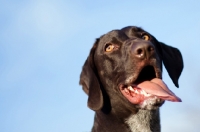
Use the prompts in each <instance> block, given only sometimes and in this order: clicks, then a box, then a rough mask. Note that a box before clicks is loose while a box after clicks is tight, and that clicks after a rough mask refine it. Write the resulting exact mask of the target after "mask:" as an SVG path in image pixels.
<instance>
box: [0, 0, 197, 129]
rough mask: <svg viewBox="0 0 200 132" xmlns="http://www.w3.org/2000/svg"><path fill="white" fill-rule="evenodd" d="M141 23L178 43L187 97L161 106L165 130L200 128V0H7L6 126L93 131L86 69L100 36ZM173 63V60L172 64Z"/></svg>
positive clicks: (0, 100)
mask: <svg viewBox="0 0 200 132" xmlns="http://www.w3.org/2000/svg"><path fill="white" fill-rule="evenodd" d="M130 25H135V26H139V27H142V28H143V29H145V30H146V31H148V32H150V33H151V34H153V35H154V36H155V37H156V38H157V39H158V40H159V41H162V42H164V43H166V44H168V45H171V46H174V47H177V48H179V49H180V51H181V52H182V55H183V58H184V70H183V73H182V75H181V77H180V79H179V87H180V88H179V89H177V88H176V87H175V86H174V84H173V83H172V81H171V79H170V78H169V76H168V73H167V72H166V71H165V70H164V73H163V77H164V81H165V82H166V83H167V84H168V86H169V88H170V89H171V90H172V91H173V92H174V93H176V95H177V96H179V97H180V98H181V99H182V101H183V102H182V103H172V102H166V103H165V104H164V105H163V106H162V107H161V124H162V132H198V131H199V129H200V86H199V82H200V70H199V67H200V59H199V58H200V1H198V0H195V1H194V0H188V1H186V0H168V1H167V2H163V1H156V0H151V1H139V0H126V1H116V0H110V1H106V0H101V1H100V0H99V1H93V0H71V1H69V0H18V1H16V0H0V131H1V132H89V131H90V130H91V127H92V125H93V117H94V112H93V111H92V110H90V109H89V108H88V107H87V96H86V94H85V93H84V92H83V91H82V87H81V86H79V75H80V72H81V68H82V65H83V63H84V61H85V60H86V58H87V56H88V54H89V50H90V48H91V47H92V45H93V43H94V41H95V39H96V38H98V37H100V36H101V35H102V34H105V33H107V32H108V31H110V30H113V29H121V28H123V27H125V26H130ZM172 63H173V62H172Z"/></svg>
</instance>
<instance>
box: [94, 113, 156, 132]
mask: <svg viewBox="0 0 200 132" xmlns="http://www.w3.org/2000/svg"><path fill="white" fill-rule="evenodd" d="M92 132H160V117H159V109H157V110H138V112H137V113H134V114H131V115H130V116H129V117H127V118H125V119H124V118H120V117H119V116H116V115H115V114H106V115H105V114H104V113H102V112H101V111H98V112H96V114H95V120H94V126H93V128H92Z"/></svg>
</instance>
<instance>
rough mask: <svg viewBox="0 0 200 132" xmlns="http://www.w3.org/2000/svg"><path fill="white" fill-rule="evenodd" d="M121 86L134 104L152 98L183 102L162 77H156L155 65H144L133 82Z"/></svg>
mask: <svg viewBox="0 0 200 132" xmlns="http://www.w3.org/2000/svg"><path fill="white" fill-rule="evenodd" d="M119 88H120V91H121V93H122V94H123V95H124V97H125V98H127V99H128V100H129V102H131V103H132V104H142V103H144V102H145V101H146V100H149V99H152V98H154V99H157V100H162V101H164V100H168V101H173V102H181V99H180V98H179V97H177V96H176V95H175V94H174V93H173V92H172V91H171V90H170V89H169V88H168V87H167V85H166V84H165V83H164V82H163V81H162V80H161V79H159V78H157V77H156V72H155V70H154V67H153V66H146V67H144V68H143V69H142V70H141V72H140V73H139V75H138V77H137V79H136V80H135V81H134V82H133V83H130V84H129V85H124V84H121V85H120V86H119Z"/></svg>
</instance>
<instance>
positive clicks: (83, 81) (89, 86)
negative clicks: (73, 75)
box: [79, 39, 103, 111]
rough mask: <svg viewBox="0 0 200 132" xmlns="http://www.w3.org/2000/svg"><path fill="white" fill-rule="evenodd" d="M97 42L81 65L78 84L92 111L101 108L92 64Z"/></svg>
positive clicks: (99, 91)
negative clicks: (85, 95) (86, 96)
mask: <svg viewBox="0 0 200 132" xmlns="http://www.w3.org/2000/svg"><path fill="white" fill-rule="evenodd" d="M98 42H99V39H97V40H96V42H95V43H94V45H93V47H92V49H91V51H90V54H89V56H88V58H87V60H86V61H85V64H84V65H83V69H82V72H81V75H80V82H79V84H80V85H82V88H83V90H84V91H85V93H86V94H87V95H88V107H89V108H90V109H92V110H94V111H96V110H100V109H101V108H102V107H103V95H102V91H101V88H100V82H99V80H98V75H97V71H96V67H95V64H94V53H95V50H96V47H97V44H98Z"/></svg>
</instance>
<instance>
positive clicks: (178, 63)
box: [160, 42, 183, 87]
mask: <svg viewBox="0 0 200 132" xmlns="http://www.w3.org/2000/svg"><path fill="white" fill-rule="evenodd" d="M160 44H161V47H162V60H163V63H164V65H165V68H166V70H167V72H168V74H169V76H170V78H171V79H172V81H173V83H174V84H175V86H176V87H179V85H178V79H179V77H180V75H181V72H182V70H183V58H182V55H181V52H180V51H179V50H178V49H177V48H174V47H171V46H168V45H166V44H164V43H162V42H160Z"/></svg>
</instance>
